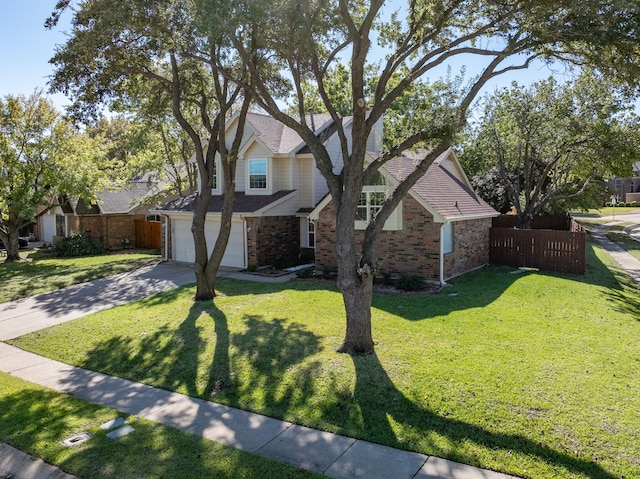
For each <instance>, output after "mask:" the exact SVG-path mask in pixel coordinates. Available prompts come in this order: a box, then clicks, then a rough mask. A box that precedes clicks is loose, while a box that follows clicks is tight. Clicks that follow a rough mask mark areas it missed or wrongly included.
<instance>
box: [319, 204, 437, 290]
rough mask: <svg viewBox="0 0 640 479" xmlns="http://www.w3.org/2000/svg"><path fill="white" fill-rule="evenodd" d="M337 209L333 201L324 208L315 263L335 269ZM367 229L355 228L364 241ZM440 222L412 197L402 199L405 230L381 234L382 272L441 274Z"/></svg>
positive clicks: (379, 263)
mask: <svg viewBox="0 0 640 479" xmlns="http://www.w3.org/2000/svg"><path fill="white" fill-rule="evenodd" d="M335 233H336V227H335V213H334V209H333V203H332V202H330V203H329V205H327V207H326V208H324V209H323V210H322V211H321V213H320V217H319V219H318V224H317V226H316V265H317V266H318V267H319V268H324V267H326V266H328V267H330V268H332V269H336V267H337V264H336V256H335ZM363 237H364V232H363V231H359V232H356V242H357V243H358V245H360V244H361V243H362V239H363ZM439 251H440V225H439V224H434V222H433V216H431V214H430V213H429V212H428V211H427V210H425V209H424V208H423V207H422V206H420V205H419V204H418V202H416V201H415V200H414V199H413V198H411V197H407V198H405V199H404V200H403V211H402V230H400V231H383V232H382V233H381V234H380V236H379V237H378V247H377V252H376V263H377V264H376V267H377V269H378V272H379V274H385V273H389V274H392V275H404V274H417V275H420V276H423V277H425V278H427V279H430V280H438V279H439V274H440V263H439V259H438V258H439Z"/></svg>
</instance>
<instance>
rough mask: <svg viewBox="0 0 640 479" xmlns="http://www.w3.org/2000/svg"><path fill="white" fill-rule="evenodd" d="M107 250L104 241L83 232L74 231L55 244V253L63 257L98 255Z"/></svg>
mask: <svg viewBox="0 0 640 479" xmlns="http://www.w3.org/2000/svg"><path fill="white" fill-rule="evenodd" d="M106 251H107V247H106V245H105V244H104V242H103V241H101V240H99V239H97V238H92V237H91V236H89V235H88V234H86V233H82V232H78V233H73V234H72V235H71V236H68V237H66V238H62V239H61V240H60V241H58V242H57V243H56V244H55V245H53V255H54V256H57V257H61V258H71V257H74V256H96V255H100V254H104V253H105V252H106Z"/></svg>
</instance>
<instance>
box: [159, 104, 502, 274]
mask: <svg viewBox="0 0 640 479" xmlns="http://www.w3.org/2000/svg"><path fill="white" fill-rule="evenodd" d="M312 124H313V125H315V132H316V134H317V135H318V136H319V137H320V138H322V139H323V141H324V144H325V146H326V148H327V151H328V152H329V154H330V155H331V156H332V157H333V158H335V161H334V164H335V167H334V171H336V172H338V171H340V169H341V168H342V163H341V154H340V143H339V139H338V135H337V134H336V128H335V125H333V122H332V120H331V118H330V116H328V115H314V116H313V122H312ZM343 124H344V125H345V132H346V134H347V138H349V137H350V136H349V132H350V126H351V119H350V118H344V119H343ZM381 124H382V123H381V122H380V124H379V125H377V127H376V128H375V131H374V132H373V133H372V135H371V138H370V139H369V144H368V145H367V148H368V150H369V151H371V152H372V153H371V155H372V157H373V156H375V155H376V153H375V152H378V151H380V145H379V141H381V139H382V127H381ZM236 125H237V121H236V120H234V121H232V122H231V126H230V128H229V130H228V131H229V134H228V138H232V137H233V136H234V134H235V128H236V127H237V126H236ZM413 161H414V159H411V158H408V157H406V158H398V159H395V160H393V161H391V162H389V163H388V165H387V167H386V169H385V170H384V171H383V172H382V174H381V175H380V176H381V178H380V182H379V184H378V185H375V186H371V187H368V189H367V190H366V191H365V193H363V201H364V203H363V206H362V207H361V210H360V213H361V220H360V221H359V222H358V223H359V224H357V225H356V226H357V227H359V228H364V227H365V226H366V221H367V215H369V214H372V212H373V211H374V210H375V203H376V201H378V202H379V201H381V200H382V199H383V198H384V193H385V191H387V189H386V188H387V187H386V186H385V185H389V187H391V186H393V185H394V184H395V183H397V181H398V180H401V179H402V178H404V176H403V175H405V176H406V174H407V173H408V171H409V170H410V168H411V165H412V164H413ZM216 171H217V172H218V176H217V177H216V180H215V182H214V189H213V197H212V199H211V202H210V204H209V209H208V214H207V223H206V230H205V234H206V237H207V245H208V247H209V248H210V252H211V248H212V247H213V244H214V242H215V238H216V236H217V232H218V231H219V229H220V209H221V206H222V199H223V197H222V194H223V193H224V192H223V191H222V185H223V184H224V181H223V179H222V178H221V177H220V173H219V172H220V171H221V168H220V167H219V166H218V167H216ZM427 175H428V176H430V177H431V178H430V180H425V179H424V178H423V179H422V180H421V181H419V182H418V184H416V186H415V187H414V189H413V190H412V191H411V193H410V194H409V195H408V197H407V198H406V199H405V200H403V202H402V205H401V207H399V208H398V210H397V211H396V212H395V213H394V214H393V215H392V218H390V219H389V221H388V222H387V225H388V228H387V229H388V230H389V231H388V232H387V231H385V232H384V233H383V234H382V235H381V236H382V237H381V240H380V246H379V248H378V249H379V252H380V255H379V257H380V259H381V262H380V263H381V264H380V271H389V272H391V273H398V274H401V273H412V274H420V275H422V276H425V277H429V278H434V279H437V280H442V279H443V278H448V277H451V276H454V275H456V274H460V273H463V272H465V271H468V270H470V269H474V268H476V267H479V266H482V265H483V264H486V263H487V262H488V228H489V227H490V226H491V219H490V218H491V217H493V216H496V215H497V214H498V213H497V212H496V211H494V210H493V209H492V208H491V207H489V206H488V205H487V204H486V203H484V202H483V201H482V200H480V199H479V198H478V197H477V196H476V195H475V194H474V193H473V191H472V190H471V186H470V184H469V181H468V180H467V178H466V176H465V174H464V172H463V171H462V168H461V167H460V164H459V162H458V161H457V159H456V158H455V155H454V154H453V152H452V151H448V152H447V154H446V155H443V156H442V157H441V158H438V161H437V162H436V164H434V166H432V167H431V169H430V170H429V173H427ZM195 196H196V195H195V194H194V195H189V196H186V197H182V198H179V199H177V200H174V201H171V202H169V203H167V204H165V205H163V206H161V207H160V208H157V209H156V210H153V211H152V212H153V213H156V212H157V213H158V214H161V215H162V216H163V218H164V220H165V228H166V232H167V233H168V234H165V236H164V240H163V256H164V259H165V260H169V261H177V262H184V263H193V262H194V260H195V251H194V245H193V236H192V234H191V223H192V217H193V209H194V201H195ZM440 197H441V200H442V201H440ZM456 202H457V203H456ZM448 203H451V204H450V205H449V204H448ZM456 204H457V206H456ZM334 224H335V220H334V218H333V215H332V213H331V197H330V196H329V195H328V188H327V184H326V182H325V180H324V178H323V177H322V175H321V174H320V172H319V171H318V170H317V168H316V163H315V159H314V157H313V155H312V154H311V151H310V149H309V148H308V147H307V146H306V145H305V143H304V142H303V141H302V139H301V138H300V137H299V136H298V134H297V133H295V132H294V131H293V130H291V129H290V128H288V127H286V126H284V125H283V124H281V123H280V122H278V121H277V120H275V119H273V118H271V117H269V116H266V115H261V114H257V113H250V114H249V115H248V117H247V121H246V126H245V134H244V137H243V141H242V146H241V149H240V151H239V158H238V163H237V170H236V199H235V205H234V215H233V220H232V226H231V237H230V240H229V244H228V246H227V250H226V252H225V255H224V257H223V260H222V265H223V266H228V267H235V268H253V267H262V266H271V265H284V264H288V263H292V264H293V263H296V262H298V261H304V260H310V261H313V260H314V259H315V262H316V265H317V266H318V267H322V266H324V265H329V266H331V265H334V264H335V259H334V249H335V247H334V227H333V226H332V225H334ZM441 235H442V236H441ZM441 237H442V238H444V241H445V245H444V246H443V247H441V246H440V245H441V243H442V240H441ZM401 251H402V253H401ZM441 251H443V253H441ZM441 261H442V262H443V264H444V268H441V267H440V262H441ZM441 271H442V274H441Z"/></svg>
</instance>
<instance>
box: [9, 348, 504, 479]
mask: <svg viewBox="0 0 640 479" xmlns="http://www.w3.org/2000/svg"><path fill="white" fill-rule="evenodd" d="M0 364H1V366H0V370H1V371H3V372H6V373H9V374H12V375H14V376H16V377H19V378H22V379H24V380H26V381H29V382H32V383H36V384H40V385H42V386H46V387H49V388H51V389H54V390H56V391H60V392H64V393H66V394H70V395H72V396H75V397H77V398H80V399H84V400H86V401H90V402H92V403H95V404H99V405H101V406H106V407H110V408H113V409H116V410H118V411H121V412H123V413H127V414H133V415H136V416H140V417H143V418H145V419H149V420H151V421H155V422H159V423H162V424H166V425H168V426H173V427H176V428H178V429H181V430H183V431H187V432H190V433H192V434H195V435H198V436H200V437H203V438H205V439H209V440H212V441H217V442H220V443H223V444H227V445H229V446H233V447H236V448H238V449H241V450H243V451H248V452H252V453H255V454H258V455H261V456H264V457H268V458H271V459H275V460H277V461H281V462H285V463H287V464H291V465H294V466H296V467H300V468H304V469H309V470H312V471H316V472H319V473H322V474H325V475H327V476H329V477H335V478H344V479H347V478H367V479H387V478H394V479H513V476H509V475H506V474H500V473H497V472H492V471H487V470H483V469H478V468H475V467H471V466H467V465H464V464H459V463H455V462H452V461H448V460H445V459H441V458H437V457H432V456H426V455H424V454H418V453H415V452H408V451H400V450H397V449H393V448H390V447H386V446H381V445H378V444H373V443H370V442H367V441H362V440H358V439H353V438H350V437H345V436H340V435H337V434H331V433H327V432H323V431H316V430H314V429H309V428H307V427H303V426H298V425H295V424H292V423H290V422H286V421H280V420H277V419H273V418H270V417H267V416H262V415H260V414H254V413H249V412H246V411H243V410H240V409H235V408H232V407H228V406H224V405H221V404H216V403H212V402H208V401H203V400H201V399H195V398H191V397H189V396H185V395H183V394H178V393H173V392H170V391H165V390H162V389H157V388H153V387H151V386H147V385H144V384H140V383H134V382H131V381H128V380H125V379H120V378H115V377H111V376H107V375H104V374H101V373H97V372H93V371H89V370H86V369H82V368H76V367H73V366H69V365H67V364H63V363H60V362H58V361H54V360H52V359H47V358H44V357H42V356H38V355H35V354H32V353H29V352H26V351H22V350H21V349H18V348H15V347H13V346H10V345H8V344H6V343H1V342H0ZM0 451H1V450H0ZM14 476H15V477H16V479H18V478H20V477H25V478H28V477H37V476H28V475H24V476H20V475H19V474H16V473H14Z"/></svg>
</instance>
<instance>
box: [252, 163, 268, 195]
mask: <svg viewBox="0 0 640 479" xmlns="http://www.w3.org/2000/svg"><path fill="white" fill-rule="evenodd" d="M249 189H251V190H266V189H267V160H266V158H260V159H254V160H249Z"/></svg>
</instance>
